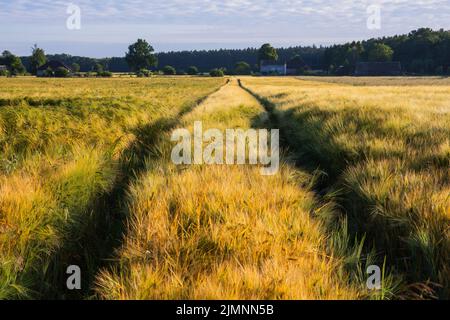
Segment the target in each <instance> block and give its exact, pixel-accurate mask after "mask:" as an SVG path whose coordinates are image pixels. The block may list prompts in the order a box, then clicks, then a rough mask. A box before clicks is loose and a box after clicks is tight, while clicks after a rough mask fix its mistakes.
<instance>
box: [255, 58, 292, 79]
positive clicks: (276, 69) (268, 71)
mask: <svg viewBox="0 0 450 320" xmlns="http://www.w3.org/2000/svg"><path fill="white" fill-rule="evenodd" d="M260 72H261V74H262V75H280V76H285V75H286V74H287V66H286V63H284V64H277V63H276V61H270V60H262V61H261V66H260Z"/></svg>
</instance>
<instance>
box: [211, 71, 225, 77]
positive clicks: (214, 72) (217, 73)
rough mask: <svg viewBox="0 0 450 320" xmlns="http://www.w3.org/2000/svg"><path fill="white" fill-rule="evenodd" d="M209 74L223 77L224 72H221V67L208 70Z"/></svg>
mask: <svg viewBox="0 0 450 320" xmlns="http://www.w3.org/2000/svg"><path fill="white" fill-rule="evenodd" d="M209 75H210V76H211V77H217V78H219V77H223V76H224V75H225V74H224V72H223V70H222V69H212V70H211V71H210V72H209Z"/></svg>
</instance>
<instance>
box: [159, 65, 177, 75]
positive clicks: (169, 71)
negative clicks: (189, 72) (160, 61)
mask: <svg viewBox="0 0 450 320" xmlns="http://www.w3.org/2000/svg"><path fill="white" fill-rule="evenodd" d="M162 72H163V73H164V74H165V75H166V76H173V75H176V74H177V71H176V70H175V68H174V67H172V66H165V67H164V68H163V69H162Z"/></svg>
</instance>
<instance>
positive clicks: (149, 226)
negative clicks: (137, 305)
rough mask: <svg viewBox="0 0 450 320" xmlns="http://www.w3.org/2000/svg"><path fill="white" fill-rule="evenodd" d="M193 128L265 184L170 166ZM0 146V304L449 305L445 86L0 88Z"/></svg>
mask: <svg viewBox="0 0 450 320" xmlns="http://www.w3.org/2000/svg"><path fill="white" fill-rule="evenodd" d="M196 121H201V122H202V124H203V127H204V129H205V130H206V129H208V128H215V129H219V130H223V131H224V130H226V129H233V128H242V129H249V128H255V129H256V128H272V129H280V134H281V144H282V152H281V167H280V170H279V172H278V173H277V174H276V175H272V176H264V175H261V174H260V169H261V168H260V165H249V164H247V165H206V164H204V165H175V164H173V162H172V161H171V151H172V148H173V146H174V143H173V142H172V141H171V134H172V133H173V132H174V130H176V129H177V128H187V129H188V130H189V131H190V132H192V131H193V124H194V122H196ZM0 150H1V153H0V299H16V298H18V299H119V300H123V299H125V300H126V299H188V300H191V299H274V300H276V299H436V298H440V299H445V298H447V299H448V298H449V297H450V264H449V262H450V261H449V260H450V228H449V222H450V171H449V167H450V83H449V81H448V79H445V78H437V77H435V78H331V77H330V78H322V77H320V78H319V77H317V78H313V77H302V78H294V77H283V78H282V77H267V78H266V77H264V78H262V77H261V78H256V77H241V78H239V79H238V78H229V79H227V78H201V77H152V78H147V79H138V78H130V79H125V78H123V79H122V78H112V79H35V78H25V77H24V78H13V79H0ZM69 265H79V266H80V267H81V269H82V270H83V278H82V281H83V284H82V290H81V291H78V292H72V291H69V290H67V288H66V282H65V281H66V280H65V279H66V277H67V275H66V268H67V266H69ZM370 265H379V266H380V267H381V268H382V271H383V273H382V279H381V280H382V282H381V288H380V289H379V290H369V289H368V288H367V285H366V281H367V276H368V275H367V273H366V269H367V267H368V266H370Z"/></svg>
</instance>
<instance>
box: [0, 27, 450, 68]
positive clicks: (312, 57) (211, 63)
mask: <svg viewBox="0 0 450 320" xmlns="http://www.w3.org/2000/svg"><path fill="white" fill-rule="evenodd" d="M141 41H142V40H141ZM138 43H139V42H138ZM139 45H140V46H142V48H140V47H139V46H138V47H136V48H135V49H138V52H139V50H140V49H144V51H145V50H147V52H146V53H140V54H143V56H144V57H147V58H149V57H156V60H155V63H151V64H148V65H147V66H146V67H145V68H144V69H150V70H152V71H155V70H160V71H161V72H164V69H165V70H169V68H167V67H172V68H173V69H175V70H176V73H177V74H184V73H189V70H192V69H193V68H195V69H196V70H197V71H198V72H201V73H205V72H210V71H211V70H213V69H214V70H215V69H220V70H222V71H224V72H229V73H233V72H234V71H235V70H236V69H237V66H238V65H239V64H241V65H242V63H245V64H247V65H248V68H249V69H250V70H251V71H253V72H257V71H258V62H259V60H260V57H259V52H260V50H261V49H257V48H247V49H235V50H228V49H220V50H194V51H180V52H162V53H154V52H153V51H154V50H153V48H152V47H151V45H150V44H148V43H147V42H145V43H143V42H141V43H139ZM131 47H132V46H131ZM146 47H148V48H146ZM263 47H264V46H263ZM34 50H38V48H37V47H35V48H34ZM5 52H6V53H7V54H5V53H4V54H3V56H2V57H0V64H1V60H2V59H3V60H4V61H7V62H8V63H9V65H11V63H15V65H19V61H17V60H14V59H15V58H14V56H13V55H12V54H10V53H9V52H8V51H5ZM276 54H277V59H276V60H278V61H279V62H287V61H290V60H291V59H292V58H293V57H297V58H298V59H301V60H302V61H303V62H304V63H305V64H306V65H307V66H309V67H310V69H322V70H325V71H326V72H327V73H329V74H337V75H343V74H348V75H350V74H353V73H354V71H355V68H356V65H357V63H358V62H365V61H399V62H401V64H402V71H403V73H405V74H421V75H441V74H442V75H443V74H449V72H450V70H449V65H450V31H445V30H443V29H441V30H438V31H433V30H432V29H429V28H422V29H418V30H415V31H412V32H410V33H409V34H406V35H397V36H393V37H383V38H377V39H370V40H366V41H359V42H356V41H355V42H349V43H346V44H342V45H334V46H331V47H316V46H309V47H301V46H297V47H289V48H279V49H276ZM46 58H47V60H58V61H61V62H63V63H65V64H66V65H68V66H74V65H75V66H76V69H78V70H79V71H81V72H89V71H93V70H96V69H98V68H99V65H101V69H103V70H105V71H111V72H130V71H138V70H139V69H141V68H138V70H133V69H135V68H132V67H130V63H129V62H130V61H127V58H126V57H114V58H104V59H94V58H88V57H77V56H71V55H68V54H56V55H46ZM147 58H146V59H147ZM152 59H153V58H152ZM138 60H139V58H138V59H137V60H136V61H138ZM21 61H22V63H23V65H24V66H25V68H26V70H28V71H29V72H31V73H33V71H32V70H34V69H35V61H34V62H33V58H32V57H22V58H21ZM156 61H157V62H156ZM33 63H34V64H33ZM248 68H247V69H248ZM10 69H11V70H17V71H14V72H16V73H20V70H21V68H20V66H18V67H16V68H15V69H14V68H10ZM170 70H171V71H172V69H170ZM14 72H12V73H14Z"/></svg>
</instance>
